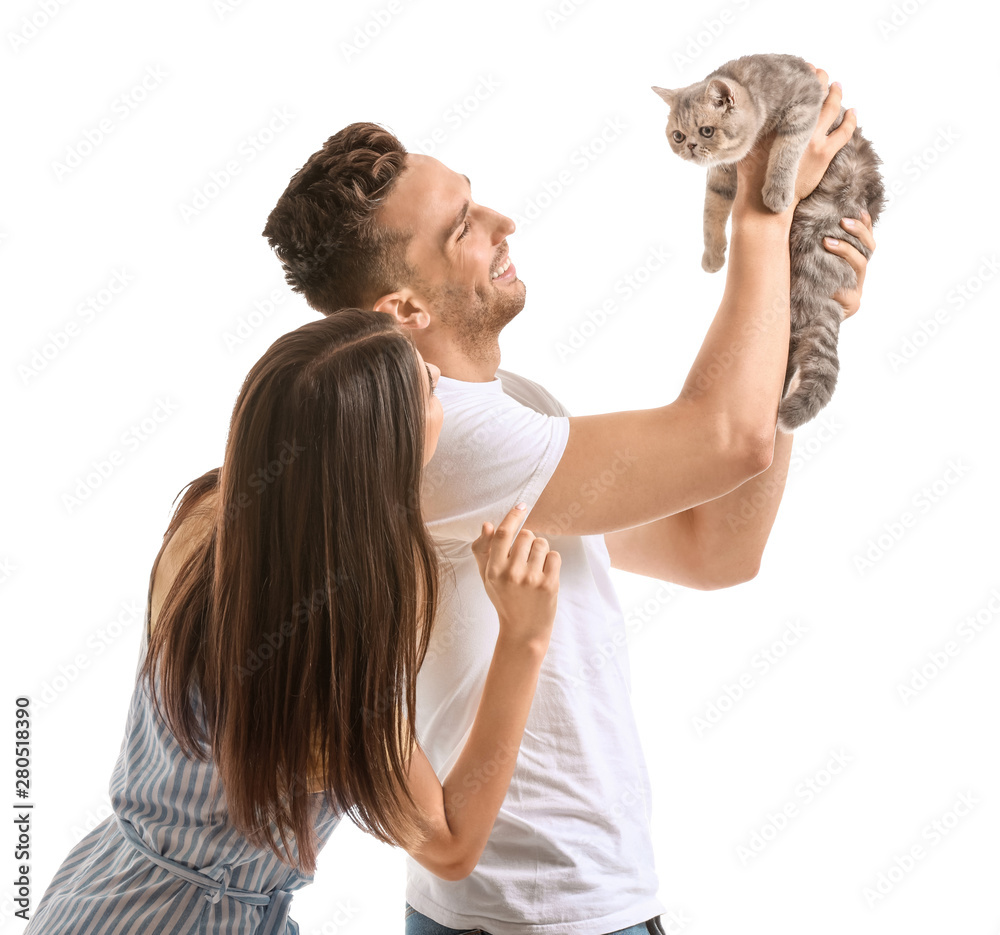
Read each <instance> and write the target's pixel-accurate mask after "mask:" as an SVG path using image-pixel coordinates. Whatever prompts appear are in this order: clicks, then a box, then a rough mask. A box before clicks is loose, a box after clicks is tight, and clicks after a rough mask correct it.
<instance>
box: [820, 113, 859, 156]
mask: <svg viewBox="0 0 1000 935" xmlns="http://www.w3.org/2000/svg"><path fill="white" fill-rule="evenodd" d="M834 119H836V118H834ZM857 128H858V115H857V112H856V111H855V110H854V108H853V107H852V108H851V109H850V110H849V111H848V112H847V113H846V114H844V119H843V120H842V121H841V122H840V126H839V127H837V129H836V130H834V131H833V133H831V134H830V135H829V136H828V137H827V140H828V142H829V143H830V145H831V146H835V147H836V148H837V149H840V148H841V147H842V146H846V145H847V141H848V140H849V139H850V138H851V137H852V136H853V135H854V131H855V130H856V129H857Z"/></svg>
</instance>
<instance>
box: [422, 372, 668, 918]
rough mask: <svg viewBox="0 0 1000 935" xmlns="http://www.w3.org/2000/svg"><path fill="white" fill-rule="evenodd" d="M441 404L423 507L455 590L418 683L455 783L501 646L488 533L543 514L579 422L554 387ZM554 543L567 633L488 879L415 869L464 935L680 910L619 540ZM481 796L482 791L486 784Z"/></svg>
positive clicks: (522, 757)
mask: <svg viewBox="0 0 1000 935" xmlns="http://www.w3.org/2000/svg"><path fill="white" fill-rule="evenodd" d="M437 393H438V395H439V396H440V397H441V403H442V406H443V409H444V425H443V428H442V431H441V437H440V439H439V441H438V445H437V449H436V451H435V453H434V457H433V458H432V459H431V461H430V462H429V464H428V465H427V468H426V470H425V479H424V484H423V488H422V497H423V500H422V503H423V509H424V518H425V520H426V522H427V525H428V527H429V528H430V531H431V533H432V534H433V536H434V539H435V543H436V544H437V546H438V548H439V551H440V554H441V556H442V576H441V588H440V592H441V593H440V603H439V609H438V614H437V616H436V617H435V621H434V629H433V632H432V636H431V641H430V648H429V650H428V653H427V657H426V659H425V661H424V664H423V667H422V668H421V670H420V674H419V677H418V679H417V735H418V738H419V740H420V743H421V746H422V747H423V749H424V752H425V753H426V754H427V757H428V759H429V760H430V762H431V765H432V766H433V767H434V770H435V772H436V773H437V775H438V777H439V778H441V779H444V778H445V776H447V774H448V772H449V770H450V769H451V767H452V766H453V765H454V763H455V761H456V760H457V759H458V756H459V754H460V753H461V751H462V747H463V746H464V744H465V741H466V739H467V737H468V735H469V731H470V730H471V728H472V723H473V720H474V718H475V715H476V709H477V707H478V705H479V699H480V697H481V695H482V690H483V685H484V682H485V680H486V673H487V671H488V669H489V665H490V661H491V659H492V657H493V649H494V645H495V643H496V638H497V632H498V620H497V614H496V610H495V608H494V607H493V604H492V603H491V602H490V600H489V598H488V597H487V595H486V590H485V588H484V587H483V583H482V579H481V578H480V576H479V570H478V567H477V566H476V561H475V559H474V557H473V556H472V552H471V551H470V548H469V545H470V543H471V542H472V541H473V540H474V539H475V538H477V537H478V535H479V533H480V531H481V527H482V524H483V521H489V522H491V523H493V524H494V525H496V524H497V523H499V522H500V520H501V519H503V517H504V516H505V515H506V514H507V511H508V510H509V509H510V508H511V507H512V506H513V505H514V504H516V503H517V502H518V501H520V500H524V501H525V502H526V503H527V504H528V506H529V509H530V507H531V506H533V505H534V503H535V501H536V500H537V499H538V497H539V495H540V494H541V492H542V490H543V489H544V487H545V485H546V484H547V483H548V481H549V478H550V477H551V476H552V473H553V472H554V471H555V468H556V465H557V464H558V463H559V459H560V458H561V457H562V453H563V450H564V448H565V447H566V441H567V439H568V438H569V419H568V415H569V413H567V412H566V410H565V409H564V408H563V407H562V406H561V405H560V404H559V403H558V402H557V401H556V400H555V399H554V398H553V397H552V396H551V395H550V394H549V393H547V392H546V391H545V390H544V389H542V387H540V386H538V384H536V383H533V382H532V381H530V380H527V379H525V378H523V377H519V376H517V375H516V374H512V373H508V372H506V371H503V370H498V371H497V378H495V379H494V380H493V381H492V382H490V383H466V382H463V381H459V380H452V379H449V378H447V377H442V378H441V379H440V382H439V383H438V386H437ZM529 528H530V527H529ZM546 539H547V540H548V541H549V544H550V546H551V547H552V548H553V549H556V550H557V551H558V552H559V554H560V556H561V558H562V565H561V571H560V576H559V580H560V587H559V599H558V605H557V611H556V618H555V624H554V626H553V631H552V638H551V640H550V643H549V649H548V652H547V654H546V656H545V660H544V662H543V664H542V668H541V672H540V674H539V679H538V687H537V689H536V692H535V698H534V701H533V703H532V707H531V712H530V714H529V716H528V722H527V726H526V728H525V732H524V739H523V740H522V742H521V749H520V753H519V755H518V760H517V765H516V767H515V770H514V776H513V779H512V780H511V783H510V788H509V790H508V792H507V796H506V798H505V799H504V803H503V806H502V807H501V809H500V813H499V815H498V816H497V820H496V824H495V825H494V827H493V831H492V833H491V835H490V839H489V842H488V843H487V845H486V849H485V850H484V852H483V855H482V858H481V859H480V861H479V864H478V866H477V867H476V869H475V870H474V871H473V872H472V874H471V875H470V876H469V877H467V878H466V879H465V880H459V881H454V882H448V881H445V880H442V879H440V878H439V877H436V876H434V875H433V874H432V873H430V872H429V871H427V870H425V869H424V868H423V867H421V866H420V865H419V864H418V863H417V862H416V861H414V860H413V859H412V858H409V857H408V858H407V877H408V878H407V889H406V899H407V902H409V903H410V905H411V906H413V907H414V908H415V909H416V910H417V911H418V912H421V913H423V914H424V915H427V916H430V917H431V918H432V919H434V920H435V921H437V922H439V923H440V924H442V925H445V926H448V927H450V928H457V929H468V928H473V929H474V928H482V929H484V930H485V931H487V932H490V933H491V935H543V933H544V935H602V933H606V932H613V931H615V930H617V929H621V928H627V927H628V926H630V925H634V924H636V923H638V922H642V921H644V920H646V919H648V918H651V917H652V916H655V915H658V914H659V913H661V912H662V911H663V909H664V907H663V905H662V904H661V903H660V901H659V900H658V899H657V895H656V893H657V886H658V884H657V878H656V872H655V870H654V867H653V847H652V841H651V837H650V828H649V816H650V802H649V780H648V776H647V773H646V765H645V761H644V758H643V755H642V750H641V747H640V744H639V737H638V732H637V730H636V724H635V719H634V717H633V714H632V708H631V702H630V698H629V690H630V689H629V669H628V658H627V653H626V650H625V646H624V633H625V619H624V614H623V613H622V609H621V605H620V604H619V602H618V598H617V595H616V594H615V591H614V587H613V586H612V582H611V577H610V575H609V573H608V569H609V568H610V567H611V565H610V560H609V558H608V551H607V548H606V547H605V544H604V537H603V536H601V535H594V536H549V535H546ZM616 634H618V639H617V640H616V639H615V635H616ZM465 782H466V784H467V785H468V786H469V787H470V789H471V788H474V787H475V783H476V782H477V779H476V777H475V776H470V777H468V778H467V779H466V780H465Z"/></svg>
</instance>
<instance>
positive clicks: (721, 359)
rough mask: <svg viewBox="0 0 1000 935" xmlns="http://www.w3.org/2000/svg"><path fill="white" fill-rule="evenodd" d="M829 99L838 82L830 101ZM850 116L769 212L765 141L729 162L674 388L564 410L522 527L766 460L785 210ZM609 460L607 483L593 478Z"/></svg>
mask: <svg viewBox="0 0 1000 935" xmlns="http://www.w3.org/2000/svg"><path fill="white" fill-rule="evenodd" d="M824 77H825V76H824ZM821 80H822V79H821ZM831 97H834V94H833V92H831ZM839 101H840V96H839V91H838V93H837V94H836V104H837V107H838V110H839ZM828 103H829V101H828ZM825 115H826V110H825V109H824V116H825ZM820 119H821V121H822V120H823V119H824V117H823V116H821V118H820ZM830 122H831V123H832V121H830ZM827 126H829V123H828V124H827ZM855 126H856V119H855V117H854V114H853V112H851V111H849V112H848V113H847V115H846V116H845V118H844V120H843V122H842V123H841V125H840V127H838V129H837V130H835V131H834V132H833V133H831V134H830V135H829V136H824V135H823V134H818V135H817V136H814V139H813V143H812V144H810V147H809V148H808V149H807V151H806V153H805V155H804V156H803V158H802V162H801V164H800V166H799V172H798V177H797V180H796V191H795V199H794V200H793V202H792V204H791V206H790V207H789V208H788V209H787V210H786V211H784V212H782V213H780V214H774V213H773V212H771V211H770V210H769V209H768V208H767V207H766V206H765V205H764V203H763V199H762V197H761V190H762V188H763V187H764V177H765V174H766V168H767V157H768V154H769V152H770V142H771V141H770V140H766V141H765V142H764V144H763V145H760V146H758V148H757V149H756V151H755V152H754V153H752V154H751V156H749V157H747V158H746V159H744V160H743V161H742V162H740V163H739V164H738V165H737V176H738V186H737V195H736V201H735V203H734V205H733V213H732V233H731V246H730V255H729V264H728V269H727V274H726V287H725V291H724V293H723V296H722V302H721V304H720V306H719V310H718V312H717V313H716V316H715V318H714V320H713V321H712V324H711V326H710V327H709V329H708V333H707V335H706V336H705V340H704V342H703V344H702V346H701V349H700V351H699V353H698V356H697V357H696V359H695V361H694V365H693V366H692V368H691V371H690V373H689V374H688V376H687V379H686V380H685V382H684V386H683V388H682V389H681V392H680V395H679V396H678V397H677V399H676V400H675V401H674V402H672V403H669V404H668V405H665V406H661V407H658V408H654V409H640V410H633V411H627V412H614V413H606V414H602V415H593V416H577V417H571V418H570V420H569V422H570V431H569V439H568V441H567V443H566V448H565V450H564V452H563V455H562V458H561V460H560V462H559V465H558V467H557V468H556V470H555V472H554V473H553V475H552V477H551V479H550V480H549V482H548V484H547V485H546V487H545V489H544V490H543V491H542V494H541V496H540V497H539V498H538V500H537V502H536V503H535V505H534V507H533V508H532V510H531V513H530V514H529V516H528V517H527V519H526V520H525V523H524V525H525V527H526V528H528V529H530V530H531V531H532V532H534V533H535V534H536V535H542V536H544V535H593V534H599V533H606V532H612V531H614V530H618V529H625V528H629V527H632V526H639V525H641V524H645V523H649V522H652V521H654V520H657V519H660V518H662V517H664V516H670V515H672V514H675V513H679V512H681V511H683V510H687V509H690V508H691V507H694V506H697V505H698V504H701V503H705V502H706V501H709V500H714V499H716V498H718V497H721V496H723V495H725V494H727V493H728V492H730V491H731V490H734V489H735V488H736V487H738V486H740V485H741V484H743V483H745V482H746V481H747V480H749V479H750V478H751V477H754V476H755V475H757V474H759V473H761V472H762V471H765V470H766V469H767V468H768V466H769V465H770V463H771V459H772V456H773V450H774V435H775V429H776V425H777V411H778V403H779V401H780V397H781V390H782V387H783V384H784V377H785V368H786V364H787V360H788V335H789V315H790V311H789V277H790V272H789V230H790V227H791V221H792V215H793V213H794V211H795V207H796V205H797V203H798V201H800V200H801V199H802V198H804V197H805V196H806V195H807V194H809V192H811V191H812V190H813V188H815V186H816V185H817V184H818V182H819V180H820V178H822V176H823V173H824V172H825V171H826V168H827V166H828V165H829V164H830V160H832V159H833V156H834V155H835V154H836V152H837V151H838V150H839V149H840V148H841V147H842V146H843V145H844V144H845V143H846V142H847V140H848V139H850V136H851V134H852V133H853V132H854V128H855ZM609 471H610V472H612V476H613V477H614V479H615V483H614V484H613V485H612V484H606V483H602V481H601V477H602V474H603V475H604V476H605V477H607V476H608V474H607V472H609ZM598 491H599V493H598Z"/></svg>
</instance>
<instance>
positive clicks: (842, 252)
mask: <svg viewBox="0 0 1000 935" xmlns="http://www.w3.org/2000/svg"><path fill="white" fill-rule="evenodd" d="M834 239H836V238H834ZM823 246H824V247H826V249H827V250H828V251H829V252H830V253H835V254H836V255H837V256H842V257H843V258H844V259H845V260H847V262H848V263H849V264H850V266H851V269H853V270H854V272H855V273H857V276H858V285H860V284H861V280H863V279H864V277H865V270H866V269H867V268H868V260H867V259H865V255H864V254H863V253H862V252H861V251H860V250H858V248H857V247H855V246H854V245H853V244H849V243H848V242H847V241H846V240H839V239H837V242H836V243H834V242H833V239H831V238H830V237H824V238H823Z"/></svg>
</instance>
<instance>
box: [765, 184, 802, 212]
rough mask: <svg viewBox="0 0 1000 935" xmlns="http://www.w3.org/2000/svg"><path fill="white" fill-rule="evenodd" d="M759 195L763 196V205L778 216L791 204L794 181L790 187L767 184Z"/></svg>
mask: <svg viewBox="0 0 1000 935" xmlns="http://www.w3.org/2000/svg"><path fill="white" fill-rule="evenodd" d="M761 194H762V195H763V196H764V204H765V205H767V207H768V208H770V209H771V210H772V211H773V212H774V213H775V214H780V213H781V212H782V211H784V210H785V209H786V208H787V207H788V206H789V205H790V204H791V203H792V196H793V195H794V194H795V188H794V181H793V183H792V184H791V185H782V184H779V183H775V182H769V183H768V184H767V185H765V186H764V191H763V192H762V193H761Z"/></svg>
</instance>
